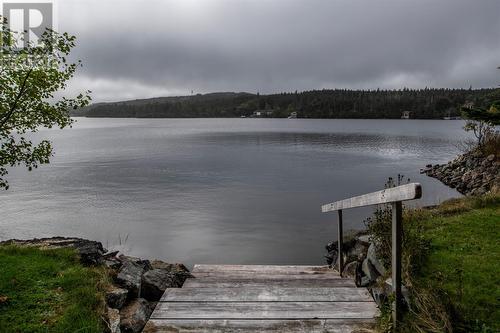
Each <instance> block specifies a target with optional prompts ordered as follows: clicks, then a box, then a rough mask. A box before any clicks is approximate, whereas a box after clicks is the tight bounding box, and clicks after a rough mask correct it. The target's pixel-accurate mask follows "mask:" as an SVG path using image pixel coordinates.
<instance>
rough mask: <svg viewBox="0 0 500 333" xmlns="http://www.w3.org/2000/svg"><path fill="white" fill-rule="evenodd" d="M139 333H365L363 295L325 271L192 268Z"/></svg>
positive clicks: (371, 314)
mask: <svg viewBox="0 0 500 333" xmlns="http://www.w3.org/2000/svg"><path fill="white" fill-rule="evenodd" d="M192 274H193V275H194V278H190V279H188V280H186V282H185V283H184V286H183V287H182V288H180V289H179V288H176V289H167V290H166V291H165V293H164V295H163V297H162V298H161V300H160V302H159V303H158V304H157V306H156V308H155V310H154V312H153V314H152V315H151V319H150V320H149V322H148V324H147V325H146V327H145V328H144V332H149V333H152V332H180V333H182V332H186V333H187V332H189V333H191V332H193V333H194V332H197V333H198V332H206V333H213V332H292V333H293V332H322V333H325V332H370V331H372V328H373V326H374V323H375V319H374V318H375V317H376V316H377V315H378V313H379V312H378V309H377V307H376V304H375V302H374V301H373V299H372V298H371V296H370V294H369V293H368V291H367V290H366V289H364V288H356V286H355V285H354V283H353V281H352V279H343V278H341V277H340V276H339V275H338V273H336V272H334V271H332V270H331V269H329V268H328V267H326V266H263V265H195V267H194V269H193V271H192Z"/></svg>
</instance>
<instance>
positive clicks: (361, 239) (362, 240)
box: [357, 235, 372, 246]
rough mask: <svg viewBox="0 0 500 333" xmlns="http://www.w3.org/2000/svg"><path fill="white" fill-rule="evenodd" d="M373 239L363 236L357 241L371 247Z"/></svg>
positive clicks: (369, 236)
mask: <svg viewBox="0 0 500 333" xmlns="http://www.w3.org/2000/svg"><path fill="white" fill-rule="evenodd" d="M371 237H372V235H361V236H358V237H357V239H358V241H360V242H361V243H364V244H365V245H366V246H369V245H370V238H371Z"/></svg>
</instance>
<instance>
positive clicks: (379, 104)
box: [72, 89, 493, 119]
mask: <svg viewBox="0 0 500 333" xmlns="http://www.w3.org/2000/svg"><path fill="white" fill-rule="evenodd" d="M492 92H493V89H478V90H472V89H421V90H411V89H402V90H340V89H339V90H314V91H304V92H295V93H280V94H273V95H259V94H249V93H212V94H206V95H200V94H199V95H193V96H182V97H161V98H152V99H144V100H134V101H125V102H116V103H98V104H94V105H91V106H89V107H87V108H85V109H80V110H77V111H74V112H73V113H72V115H74V116H87V117H118V118H198V117H200V118H201V117H208V118H211V117H242V116H246V117H249V116H252V115H253V114H254V113H255V114H257V115H259V116H262V117H276V118H281V117H288V116H289V115H290V114H291V113H292V112H297V117H298V118H401V114H402V112H403V111H410V116H411V118H420V119H433V118H436V119H437V118H442V117H444V116H459V113H460V112H459V107H460V106H461V105H463V104H465V103H469V102H473V103H474V104H475V105H481V104H483V103H486V102H487V100H488V95H489V94H491V93H492ZM256 111H257V112H256Z"/></svg>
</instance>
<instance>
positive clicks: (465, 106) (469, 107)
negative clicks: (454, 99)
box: [462, 102, 474, 110]
mask: <svg viewBox="0 0 500 333" xmlns="http://www.w3.org/2000/svg"><path fill="white" fill-rule="evenodd" d="M462 107H463V108H464V109H469V110H470V109H472V108H473V107H474V102H465V103H464V105H462Z"/></svg>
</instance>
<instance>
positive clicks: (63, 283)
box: [0, 246, 108, 333]
mask: <svg viewBox="0 0 500 333" xmlns="http://www.w3.org/2000/svg"><path fill="white" fill-rule="evenodd" d="M107 281H108V280H107V274H106V272H105V271H104V270H103V269H102V268H89V267H83V266H82V265H81V264H80V263H79V261H78V256H77V254H76V252H75V251H73V250H70V249H52V250H41V249H36V248H28V247H22V248H21V247H17V246H1V247H0V332H44V333H47V332H55V333H58V332H61V333H62V332H64V333H70V332H80V333H93V332H103V328H104V325H103V320H102V313H103V311H104V301H103V290H104V288H105V286H106V284H107V283H108V282H107Z"/></svg>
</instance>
